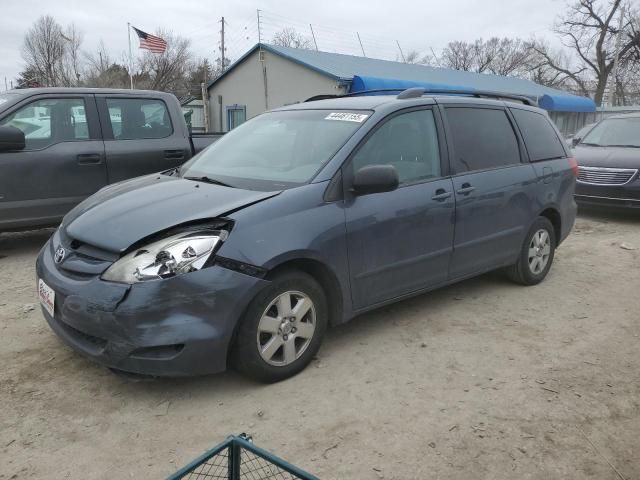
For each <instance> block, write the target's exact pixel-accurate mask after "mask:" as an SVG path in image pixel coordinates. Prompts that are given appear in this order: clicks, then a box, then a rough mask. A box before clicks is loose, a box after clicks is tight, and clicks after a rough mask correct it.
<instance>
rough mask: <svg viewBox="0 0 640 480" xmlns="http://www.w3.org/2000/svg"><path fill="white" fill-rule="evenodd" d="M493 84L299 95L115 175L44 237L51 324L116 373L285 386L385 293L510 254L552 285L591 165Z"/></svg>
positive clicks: (41, 279)
mask: <svg viewBox="0 0 640 480" xmlns="http://www.w3.org/2000/svg"><path fill="white" fill-rule="evenodd" d="M488 96H489V95H488V94H481V93H479V92H475V93H473V94H469V95H450V94H434V93H432V92H428V91H427V92H425V91H424V90H423V89H410V90H407V91H405V92H402V93H401V94H400V95H397V96H391V95H377V96H343V97H338V98H334V99H324V100H318V101H311V102H306V103H302V104H297V105H290V106H287V107H284V108H280V109H277V110H273V111H270V112H267V113H264V114H262V115H259V116H256V117H255V118H253V119H252V120H250V121H248V122H246V123H244V124H243V125H241V126H239V127H238V128H236V129H234V130H233V131H231V132H230V133H228V134H227V135H226V136H225V137H223V138H222V139H221V140H219V141H218V142H217V143H215V144H213V145H212V146H211V147H209V148H207V149H206V150H205V151H203V152H201V153H200V154H198V155H196V156H195V157H194V158H193V159H192V160H190V161H189V162H187V163H186V164H184V165H183V166H182V167H179V168H175V169H172V170H169V171H165V172H162V173H160V174H154V175H149V176H144V177H140V178H137V179H133V180H127V181H124V182H121V183H117V184H114V185H110V186H107V187H105V188H103V189H102V190H100V191H99V192H98V193H96V194H95V195H93V196H91V197H90V198H88V199H87V200H85V201H84V202H83V203H81V204H80V205H78V206H77V207H76V208H75V209H74V210H72V211H71V212H70V213H69V214H67V215H66V217H65V218H64V220H63V222H62V224H61V225H60V228H59V229H58V230H57V231H56V232H55V234H54V235H53V236H52V238H51V239H50V240H49V241H48V242H47V244H46V245H45V246H44V248H43V249H42V251H41V252H40V255H39V257H38V260H37V275H38V279H37V282H38V292H39V296H40V301H41V303H42V307H43V313H44V316H45V318H46V320H47V322H48V323H49V325H50V326H51V328H52V329H53V330H54V331H55V332H56V333H57V334H58V335H59V336H60V337H62V338H63V339H64V340H65V341H66V342H67V343H68V344H69V345H71V347H73V348H74V349H75V350H77V351H78V352H80V353H81V354H83V355H85V356H87V357H89V358H91V359H92V360H95V361H97V362H99V363H101V364H103V365H106V366H108V367H109V368H111V369H114V370H116V371H121V372H127V373H134V374H142V375H152V376H180V375H194V374H205V373H215V372H220V371H222V370H224V369H225V368H226V367H227V365H228V364H229V365H232V366H234V367H235V368H237V369H238V370H240V371H241V372H243V373H244V374H247V375H249V376H251V377H253V378H256V379H259V380H261V381H266V382H273V381H278V380H282V379H284V378H287V377H289V376H291V375H294V374H296V373H298V372H300V371H301V370H302V369H303V368H304V367H305V366H306V365H307V364H308V363H309V362H310V361H311V359H312V358H313V356H314V355H315V354H316V352H317V351H318V348H319V347H320V343H321V341H322V338H323V335H324V333H325V330H326V329H327V328H328V327H329V326H331V325H336V324H340V323H343V322H346V321H348V320H349V319H351V318H353V317H354V316H356V315H358V314H361V313H363V312H366V311H368V310H371V309H373V308H377V307H379V306H381V305H385V304H388V303H390V302H395V301H398V300H401V299H404V298H407V297H410V296H413V295H417V294H420V293H423V292H426V291H429V290H433V289H435V288H438V287H441V286H443V285H448V284H451V283H453V282H457V281H460V280H463V279H465V278H469V277H473V276H476V275H479V274H482V273H485V272H488V271H490V270H496V269H504V270H505V271H506V273H507V274H508V275H509V276H510V277H511V278H512V279H513V280H515V281H516V282H518V283H521V284H523V285H534V284H537V283H539V282H540V281H542V280H543V279H544V278H545V276H546V275H547V273H548V271H549V269H550V267H551V264H552V262H553V257H554V252H555V249H556V247H557V246H558V245H559V244H560V243H561V242H562V241H563V240H564V239H565V238H566V237H567V235H568V234H569V232H570V230H571V228H572V226H573V223H574V220H575V214H576V205H575V203H574V200H573V194H574V187H575V176H576V172H577V165H576V163H575V160H574V159H573V158H571V156H570V154H569V152H568V150H567V148H566V146H565V144H564V142H563V140H562V138H561V136H560V134H559V133H558V131H557V129H556V128H555V127H554V125H553V124H552V123H551V121H550V120H549V118H548V116H547V115H546V113H545V112H544V111H542V110H540V109H538V108H536V107H534V106H531V105H529V104H528V103H529V102H528V101H527V100H526V99H520V98H519V97H513V98H512V97H508V96H504V95H503V96H501V97H502V98H487V97H488Z"/></svg>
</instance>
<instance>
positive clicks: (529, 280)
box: [506, 217, 556, 285]
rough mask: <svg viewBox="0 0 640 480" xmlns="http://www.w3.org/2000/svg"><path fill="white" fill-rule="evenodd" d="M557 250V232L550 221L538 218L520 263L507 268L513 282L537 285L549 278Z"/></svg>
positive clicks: (530, 230)
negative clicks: (548, 274)
mask: <svg viewBox="0 0 640 480" xmlns="http://www.w3.org/2000/svg"><path fill="white" fill-rule="evenodd" d="M555 250H556V237H555V230H554V229H553V225H552V224H551V222H550V221H549V219H547V218H545V217H538V218H537V219H536V221H535V222H533V225H531V228H530V229H529V232H528V233H527V236H526V237H525V241H524V243H523V245H522V249H521V251H520V256H519V258H518V261H517V262H516V263H515V264H513V265H511V266H510V267H508V268H507V270H506V271H507V275H508V276H509V278H511V280H513V281H514V282H516V283H520V284H522V285H536V284H538V283H540V282H541V281H542V280H544V278H545V277H546V276H547V273H548V272H549V269H550V268H551V264H552V263H553V257H554V254H555Z"/></svg>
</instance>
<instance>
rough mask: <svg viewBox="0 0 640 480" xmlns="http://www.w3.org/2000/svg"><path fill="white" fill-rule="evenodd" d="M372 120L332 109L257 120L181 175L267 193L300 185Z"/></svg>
mask: <svg viewBox="0 0 640 480" xmlns="http://www.w3.org/2000/svg"><path fill="white" fill-rule="evenodd" d="M369 115H370V112H368V111H367V112H362V111H361V112H344V111H342V112H336V111H329V110H283V111H275V112H270V113H265V114H262V115H258V116H257V117H254V118H252V119H251V120H248V121H247V122H245V123H243V124H242V125H240V126H238V127H236V128H235V129H233V130H232V131H230V132H229V133H227V134H226V135H225V136H223V137H222V138H221V139H220V140H218V141H217V142H215V143H214V144H213V145H211V146H210V147H208V148H207V149H205V150H203V151H202V152H201V153H199V154H198V155H196V156H195V157H194V158H193V159H191V160H190V161H189V162H187V163H186V164H185V165H184V166H183V167H182V168H181V169H180V175H181V176H183V177H199V178H201V177H208V178H209V179H213V180H218V181H222V182H224V183H226V184H228V185H231V186H235V187H239V188H248V189H255V190H265V191H267V190H281V189H283V188H289V187H293V186H296V185H301V184H303V183H307V182H308V181H310V180H311V179H312V178H313V177H314V176H315V174H316V173H317V172H318V171H319V170H320V169H321V168H322V167H323V166H324V165H325V164H326V163H327V162H328V161H329V160H331V158H332V157H333V156H334V155H335V154H336V152H337V151H338V150H339V149H340V148H341V147H342V146H343V145H344V143H345V142H346V141H347V140H348V139H349V137H351V135H353V133H354V132H355V131H356V130H357V129H358V128H360V127H361V126H362V124H363V123H364V122H365V121H366V119H367V118H368V117H369Z"/></svg>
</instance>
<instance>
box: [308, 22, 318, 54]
mask: <svg viewBox="0 0 640 480" xmlns="http://www.w3.org/2000/svg"><path fill="white" fill-rule="evenodd" d="M309 28H310V29H311V37H312V38H313V44H314V45H315V46H316V52H317V51H318V42H316V34H315V33H314V31H313V25H311V24H309Z"/></svg>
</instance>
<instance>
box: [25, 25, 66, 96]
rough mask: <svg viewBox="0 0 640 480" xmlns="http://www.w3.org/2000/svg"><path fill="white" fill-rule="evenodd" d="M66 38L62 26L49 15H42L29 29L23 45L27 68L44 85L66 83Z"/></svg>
mask: <svg viewBox="0 0 640 480" xmlns="http://www.w3.org/2000/svg"><path fill="white" fill-rule="evenodd" d="M64 41H65V40H64V39H63V38H62V27H61V26H60V24H59V23H58V22H56V21H55V19H54V18H53V17H51V16H49V15H45V16H42V17H40V18H39V19H38V20H36V22H35V23H34V24H33V26H32V27H31V28H30V29H29V30H28V31H27V33H26V35H25V37H24V44H23V47H22V58H23V59H24V61H25V63H26V69H27V70H30V71H32V72H33V73H35V74H36V75H37V83H38V84H40V85H43V86H47V87H49V86H57V85H63V84H64V73H63V70H64V52H65V48H64Z"/></svg>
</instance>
